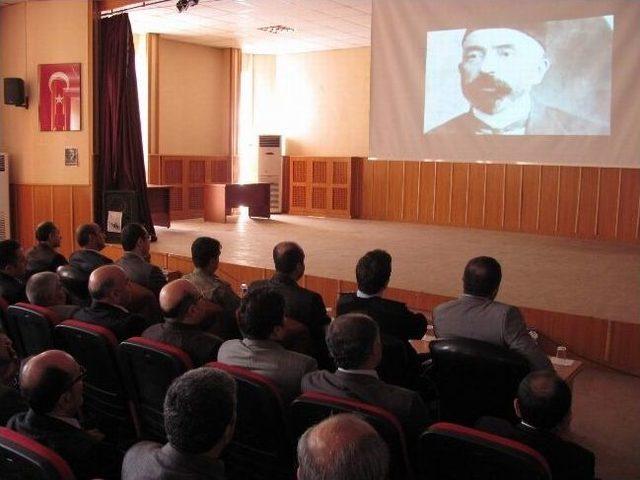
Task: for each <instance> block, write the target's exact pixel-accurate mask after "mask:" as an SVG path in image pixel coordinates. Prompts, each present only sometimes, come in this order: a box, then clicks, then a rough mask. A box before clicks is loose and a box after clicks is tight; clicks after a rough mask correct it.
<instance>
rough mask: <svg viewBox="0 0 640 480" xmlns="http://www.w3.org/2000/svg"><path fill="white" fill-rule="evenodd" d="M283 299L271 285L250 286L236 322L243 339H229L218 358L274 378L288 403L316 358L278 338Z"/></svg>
mask: <svg viewBox="0 0 640 480" xmlns="http://www.w3.org/2000/svg"><path fill="white" fill-rule="evenodd" d="M283 321H284V299H283V298H282V295H280V294H279V293H278V292H277V291H275V290H274V289H272V288H271V287H261V288H254V289H252V290H251V291H250V292H249V293H247V295H246V296H245V297H244V298H243V299H242V301H241V302H240V310H239V311H238V324H239V325H240V331H241V332H242V336H243V339H242V340H228V341H226V342H224V343H223V344H222V347H220V351H219V352H218V361H219V362H222V363H227V364H229V365H237V366H239V367H244V368H248V369H249V370H252V371H254V372H256V373H259V374H260V375H264V376H265V377H267V378H270V379H271V380H273V382H274V383H275V384H276V385H277V387H278V389H279V390H280V393H281V395H282V400H283V402H284V404H285V405H289V404H290V403H291V402H292V401H293V400H294V399H295V398H296V397H297V396H298V395H299V394H300V380H301V379H302V377H303V375H305V374H306V373H308V372H311V371H313V370H316V369H317V368H318V364H317V362H316V361H315V359H313V358H311V357H309V356H307V355H303V354H301V353H297V352H292V351H289V350H286V349H285V348H284V347H283V346H282V345H281V344H280V343H279V342H280V341H281V340H282V335H283V333H284V328H283Z"/></svg>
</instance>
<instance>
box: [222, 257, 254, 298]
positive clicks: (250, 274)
mask: <svg viewBox="0 0 640 480" xmlns="http://www.w3.org/2000/svg"><path fill="white" fill-rule="evenodd" d="M216 274H217V275H218V276H220V278H222V279H223V280H225V281H227V282H229V283H230V284H231V288H233V290H234V291H235V292H236V293H237V294H238V295H239V294H240V285H241V284H243V283H246V284H247V285H249V284H251V283H252V282H255V281H256V280H262V279H264V278H266V277H265V269H264V268H258V267H250V266H248V265H235V264H232V263H220V266H219V267H218V271H217V272H216Z"/></svg>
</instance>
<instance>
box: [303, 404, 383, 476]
mask: <svg viewBox="0 0 640 480" xmlns="http://www.w3.org/2000/svg"><path fill="white" fill-rule="evenodd" d="M298 465H299V467H298V480H384V479H386V478H387V475H388V472H389V449H388V448H387V445H386V444H385V443H384V441H383V440H382V438H380V435H378V433H377V432H376V431H375V430H374V429H373V427H371V426H370V425H369V424H368V423H366V422H365V421H364V420H361V419H360V418H358V417H357V416H355V415H350V414H340V415H334V416H332V417H329V418H328V419H326V420H324V421H322V422H320V423H319V424H317V425H315V426H314V427H311V428H309V429H308V430H307V431H306V432H305V433H304V434H303V435H302V437H300V440H299V441H298Z"/></svg>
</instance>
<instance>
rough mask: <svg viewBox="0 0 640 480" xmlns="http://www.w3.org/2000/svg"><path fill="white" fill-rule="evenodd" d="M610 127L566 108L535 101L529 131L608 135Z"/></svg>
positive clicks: (553, 133)
mask: <svg viewBox="0 0 640 480" xmlns="http://www.w3.org/2000/svg"><path fill="white" fill-rule="evenodd" d="M608 130H609V129H608V127H607V126H606V125H602V124H600V123H596V122H594V121H592V120H589V119H587V118H584V117H580V116H578V115H574V114H573V113H569V112H567V111H565V110H561V109H559V108H556V107H551V106H549V105H545V104H543V103H540V102H534V104H533V109H532V111H531V115H530V117H529V122H528V126H527V133H528V134H530V135H608V134H609V131H608Z"/></svg>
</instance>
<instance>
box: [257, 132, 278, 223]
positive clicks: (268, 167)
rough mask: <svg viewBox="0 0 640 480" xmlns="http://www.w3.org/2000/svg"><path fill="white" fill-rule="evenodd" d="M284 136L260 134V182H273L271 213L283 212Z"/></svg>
mask: <svg viewBox="0 0 640 480" xmlns="http://www.w3.org/2000/svg"><path fill="white" fill-rule="evenodd" d="M281 141H282V137H281V136H280V135H259V136H258V182H261V183H270V184H271V213H281V212H282V146H281Z"/></svg>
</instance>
